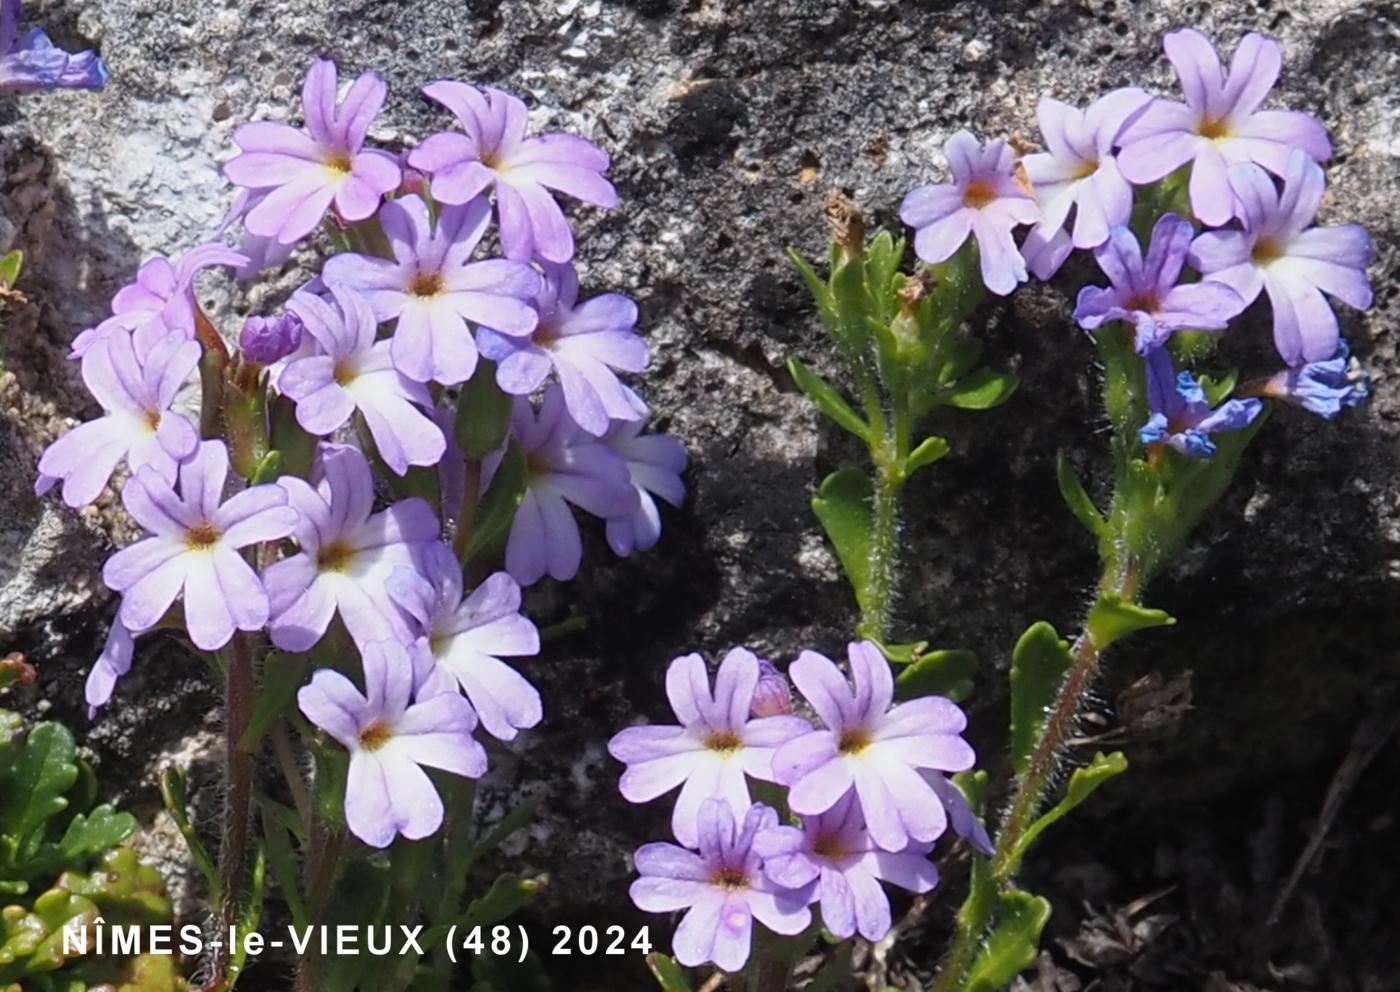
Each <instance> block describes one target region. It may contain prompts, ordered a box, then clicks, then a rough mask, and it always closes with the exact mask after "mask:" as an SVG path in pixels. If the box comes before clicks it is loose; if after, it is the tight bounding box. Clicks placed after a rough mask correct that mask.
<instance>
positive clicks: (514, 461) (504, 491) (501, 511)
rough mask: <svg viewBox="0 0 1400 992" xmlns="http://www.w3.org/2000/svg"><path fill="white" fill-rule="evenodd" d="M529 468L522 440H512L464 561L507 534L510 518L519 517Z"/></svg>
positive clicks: (483, 499)
mask: <svg viewBox="0 0 1400 992" xmlns="http://www.w3.org/2000/svg"><path fill="white" fill-rule="evenodd" d="M527 470H528V466H527V464H526V462H525V452H524V450H523V449H521V447H520V444H519V443H518V442H516V441H511V443H510V447H509V448H507V449H506V453H505V455H504V457H502V458H501V464H500V465H499V466H497V468H496V474H495V475H494V476H492V478H491V484H490V485H489V486H487V487H486V492H485V493H484V494H482V497H481V503H480V505H479V506H477V510H476V521H475V524H474V526H473V528H472V536H471V540H469V541H468V542H467V549H466V551H465V553H464V554H463V555H462V560H463V562H468V561H471V560H472V559H473V558H475V557H476V556H477V555H479V554H481V553H483V552H484V551H486V550H488V549H489V548H492V547H494V546H495V544H496V542H497V541H498V540H499V539H501V538H504V537H505V535H506V532H507V531H508V530H509V528H510V522H511V521H512V520H514V519H515V511H516V510H518V509H519V508H520V501H521V500H523V499H524V498H525V478H526V473H527Z"/></svg>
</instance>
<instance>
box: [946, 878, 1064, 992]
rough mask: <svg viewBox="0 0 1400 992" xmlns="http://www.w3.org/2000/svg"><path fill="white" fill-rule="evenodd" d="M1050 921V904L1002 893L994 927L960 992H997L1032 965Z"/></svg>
mask: <svg viewBox="0 0 1400 992" xmlns="http://www.w3.org/2000/svg"><path fill="white" fill-rule="evenodd" d="M1049 919H1050V903H1049V902H1048V901H1046V900H1045V899H1044V898H1042V897H1041V896H1033V895H1031V894H1030V893H1029V892H1020V891H1012V892H1003V893H1001V895H1000V897H999V898H998V900H997V922H996V927H995V928H994V929H993V930H992V932H991V934H990V935H988V937H987V940H986V942H985V943H984V944H983V945H982V949H981V950H980V951H979V952H978V954H977V959H976V960H975V961H973V963H972V967H971V968H970V969H969V970H968V973H967V982H966V984H965V985H963V990H964V992H999V990H1000V989H1004V988H1006V986H1008V985H1010V984H1011V983H1012V982H1013V981H1015V980H1016V976H1017V975H1019V974H1020V973H1021V972H1023V971H1025V970H1026V969H1027V968H1029V967H1030V966H1031V965H1032V964H1033V963H1035V957H1036V953H1037V951H1039V949H1040V933H1041V931H1042V930H1044V929H1045V923H1046V921H1047V920H1049Z"/></svg>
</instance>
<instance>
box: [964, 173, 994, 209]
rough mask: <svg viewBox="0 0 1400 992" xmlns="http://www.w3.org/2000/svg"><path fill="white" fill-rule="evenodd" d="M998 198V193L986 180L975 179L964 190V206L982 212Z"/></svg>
mask: <svg viewBox="0 0 1400 992" xmlns="http://www.w3.org/2000/svg"><path fill="white" fill-rule="evenodd" d="M996 198H997V191H996V190H994V189H993V188H992V184H991V183H989V182H987V181H986V180H985V179H974V180H973V181H972V182H970V183H968V184H967V189H965V190H963V206H966V207H971V208H972V209H973V210H981V209H982V208H983V207H985V206H986V205H987V204H989V203H991V202H992V201H993V200H995V199H996Z"/></svg>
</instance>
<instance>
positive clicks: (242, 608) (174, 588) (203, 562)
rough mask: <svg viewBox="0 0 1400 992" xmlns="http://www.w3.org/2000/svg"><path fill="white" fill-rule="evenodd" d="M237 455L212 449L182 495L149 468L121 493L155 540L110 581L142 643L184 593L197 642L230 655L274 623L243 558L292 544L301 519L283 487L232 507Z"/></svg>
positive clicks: (208, 446)
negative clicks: (251, 551) (229, 487)
mask: <svg viewBox="0 0 1400 992" xmlns="http://www.w3.org/2000/svg"><path fill="white" fill-rule="evenodd" d="M227 478H228V449H227V448H225V447H224V445H223V443H222V442H221V441H205V442H203V443H201V444H200V446H199V450H198V451H196V452H195V454H194V456H193V457H192V458H190V459H189V460H188V461H186V462H185V463H184V464H182V465H181V466H180V492H179V494H178V495H177V494H176V492H175V490H174V489H173V488H172V487H171V485H170V483H169V482H168V481H167V480H165V479H163V478H162V477H161V476H160V475H158V474H157V473H155V472H154V471H152V470H151V469H149V468H142V469H139V470H138V471H137V472H136V474H135V475H134V476H133V477H132V478H131V480H130V481H129V482H127V484H126V486H125V487H124V488H123V489H122V505H124V506H125V507H126V510H127V512H128V513H130V514H131V516H132V517H133V518H134V519H135V520H136V522H137V523H139V524H140V525H141V526H142V527H145V528H146V530H148V531H150V532H151V535H150V536H149V537H147V538H145V539H144V540H141V541H138V542H137V543H136V544H133V545H132V546H131V547H129V548H123V549H122V550H121V551H118V552H117V553H116V554H114V555H113V556H112V557H111V558H109V559H107V564H106V565H105V566H103V568H102V579H103V581H104V582H106V583H107V585H108V587H109V588H111V589H112V590H114V591H115V592H119V593H123V594H124V596H123V598H122V606H121V612H120V614H118V618H119V620H120V622H121V624H122V625H123V626H125V627H126V628H127V629H128V630H130V631H132V632H133V633H135V632H139V631H143V630H148V629H150V628H151V627H153V626H155V624H156V623H158V622H159V621H160V619H161V617H163V616H164V615H165V611H166V610H168V609H170V605H171V604H172V603H174V602H175V599H176V597H177V596H180V594H181V592H183V593H184V600H185V624H186V626H187V627H188V628H189V633H190V640H192V641H194V643H195V646H196V647H198V648H201V649H203V650H205V651H213V650H215V649H217V648H221V647H223V646H224V645H225V644H227V643H228V642H229V639H230V638H232V637H233V634H234V631H235V630H257V629H259V628H260V627H262V626H263V625H264V624H265V623H267V616H268V601H267V593H266V592H265V591H264V589H263V585H262V583H261V582H260V581H259V580H258V576H257V574H256V573H255V572H254V571H253V570H252V568H250V567H249V566H248V563H247V562H246V561H244V560H243V556H242V555H240V554H239V553H238V550H239V549H240V548H244V547H247V546H248V545H250V544H259V543H261V542H263V541H276V540H278V539H279V538H283V537H286V536H287V535H288V534H290V533H291V532H292V529H293V528H294V527H296V526H297V511H296V510H294V509H293V508H292V507H290V506H288V505H287V494H286V493H285V492H283V490H281V489H280V488H278V487H277V486H252V487H250V488H248V489H245V490H243V491H242V492H240V493H237V494H235V495H234V496H232V497H230V498H229V499H228V500H227V501H224V499H223V492H224V482H225V480H226V479H227Z"/></svg>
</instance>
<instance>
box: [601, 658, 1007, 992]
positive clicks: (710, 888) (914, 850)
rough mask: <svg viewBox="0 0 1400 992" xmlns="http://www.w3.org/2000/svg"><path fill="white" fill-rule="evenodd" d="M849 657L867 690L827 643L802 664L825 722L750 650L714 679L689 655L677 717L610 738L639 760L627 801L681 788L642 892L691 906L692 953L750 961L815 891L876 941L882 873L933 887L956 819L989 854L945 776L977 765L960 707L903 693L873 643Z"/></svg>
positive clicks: (806, 687)
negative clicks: (756, 936)
mask: <svg viewBox="0 0 1400 992" xmlns="http://www.w3.org/2000/svg"><path fill="white" fill-rule="evenodd" d="M848 658H849V662H850V668H851V671H852V673H853V676H854V680H855V683H854V686H852V684H851V683H850V682H849V681H847V678H846V676H845V675H844V674H842V672H841V670H840V669H839V668H838V667H837V666H836V664H835V663H834V662H832V661H831V660H830V659H828V658H825V657H823V656H822V655H820V654H817V653H816V652H815V651H804V652H803V653H802V654H801V655H800V656H799V657H798V659H797V660H796V661H795V662H793V664H792V666H791V667H790V668H789V674H790V676H791V678H792V680H793V682H794V683H795V684H796V686H797V689H798V691H799V692H800V693H801V694H802V697H803V699H804V700H806V702H807V705H808V706H809V707H810V708H811V710H812V711H813V712H814V713H815V714H816V715H817V717H818V719H819V720H820V721H821V723H822V726H821V727H815V726H813V724H812V723H811V722H809V720H808V719H807V718H806V717H804V716H800V715H796V714H795V713H794V712H793V707H792V705H791V699H790V693H789V689H788V686H787V682H786V679H785V678H784V677H783V676H782V674H781V673H779V672H778V671H777V669H776V668H774V667H773V666H772V665H771V664H770V663H769V662H767V661H764V660H762V659H759V658H758V657H757V656H755V655H754V654H753V652H751V651H749V650H747V649H745V648H735V649H734V650H732V651H730V652H729V653H728V654H727V655H725V657H724V660H723V661H722V662H721V663H720V666H719V670H718V672H717V673H716V674H715V677H714V682H713V688H712V687H711V681H710V677H709V674H708V672H707V670H706V667H705V663H704V660H703V659H702V658H701V657H700V655H698V654H690V655H685V656H683V657H680V658H677V659H675V660H674V661H673V662H671V665H670V668H669V669H668V670H667V673H666V694H667V697H668V698H669V699H670V702H671V706H672V709H673V710H674V711H675V714H676V717H677V719H678V720H679V721H680V722H679V724H676V725H670V726H667V725H652V724H646V725H642V726H637V727H628V728H627V729H625V730H622V731H621V732H619V733H618V734H617V735H616V736H614V737H613V739H612V740H611V741H610V742H609V744H608V750H609V751H610V752H611V754H612V755H613V757H614V758H616V759H617V760H619V761H621V762H622V763H623V764H625V765H626V766H627V768H626V771H625V772H624V773H623V775H622V779H621V782H620V789H621V792H622V795H623V797H624V798H626V799H627V800H629V801H630V802H636V803H641V802H649V801H651V800H653V799H656V798H658V797H660V796H662V795H664V794H666V793H668V792H670V791H672V790H674V789H675V788H676V787H677V786H679V787H680V793H679V796H678V797H677V799H676V804H675V806H674V808H673V811H672V815H671V829H672V832H673V833H674V834H675V837H676V840H677V841H679V842H680V846H677V845H675V844H648V845H646V846H644V847H642V848H641V849H640V850H639V851H637V854H636V857H635V862H636V867H637V872H638V874H639V875H641V878H640V879H638V880H637V882H635V883H634V884H633V887H632V898H633V901H634V902H636V904H637V906H638V907H639V908H641V909H644V910H648V911H651V912H671V911H674V910H678V909H687V910H688V912H687V914H686V916H685V918H684V919H683V920H682V922H681V925H680V927H679V928H678V929H677V931H676V935H675V941H674V945H673V946H674V949H675V952H676V958H677V960H679V961H680V962H681V963H682V964H686V965H696V964H701V963H704V962H713V963H714V964H716V965H718V966H719V967H720V968H722V969H724V970H725V971H737V970H739V969H740V968H742V967H743V965H744V962H745V961H746V960H747V958H748V954H749V941H750V930H751V920H752V918H754V917H756V918H757V919H758V920H759V921H760V922H761V923H763V924H764V925H765V926H767V927H768V928H769V929H770V930H773V931H774V932H776V933H780V934H792V933H796V932H799V931H801V930H802V929H803V928H804V927H805V923H806V917H805V915H804V914H805V913H806V912H807V909H806V907H808V906H809V905H811V904H812V903H819V904H820V906H821V913H822V923H823V925H824V926H825V927H826V928H827V929H828V930H829V931H830V932H832V933H833V934H835V935H837V936H840V937H849V936H852V935H853V934H855V933H856V932H859V933H860V934H861V935H862V936H864V937H866V938H867V939H869V940H878V939H880V938H881V937H883V936H884V935H885V933H886V932H887V931H888V930H889V928H890V921H891V911H890V906H889V900H888V898H887V897H886V896H885V894H884V890H883V889H882V888H881V885H880V882H881V880H883V881H887V882H889V883H890V884H892V885H897V886H899V887H901V888H905V889H908V890H909V891H912V892H927V891H928V890H929V889H931V888H933V886H934V885H935V884H937V881H938V871H937V869H936V868H935V867H934V865H933V863H932V862H931V861H929V860H928V855H929V852H930V851H931V850H932V849H933V845H934V841H936V840H938V838H939V837H941V836H942V834H943V833H944V831H945V830H946V829H947V827H948V826H949V824H951V825H952V826H953V828H954V831H955V832H956V833H958V835H959V836H962V837H965V838H967V839H968V840H969V841H970V842H971V843H972V844H973V845H974V846H975V847H977V848H978V849H979V850H984V851H985V850H990V844H989V842H988V840H987V836H986V833H985V831H984V830H983V829H982V827H981V824H980V823H978V821H977V817H976V816H975V815H974V814H973V812H972V811H971V809H969V808H968V806H967V802H966V800H965V799H964V798H963V796H962V794H961V792H960V791H959V790H958V789H957V787H956V786H955V785H953V784H952V783H951V782H949V781H948V780H947V778H946V777H945V776H946V774H947V773H949V772H959V771H965V770H967V769H969V768H971V767H972V764H973V761H974V755H973V752H972V748H971V747H970V746H969V745H968V744H967V742H966V741H964V740H963V739H962V737H961V732H962V730H963V728H964V727H965V726H966V720H965V718H964V717H963V714H962V711H961V710H959V709H958V707H957V706H956V705H955V704H954V703H952V702H951V701H949V700H947V699H943V698H941V697H935V696H926V697H923V698H919V699H914V700H910V701H908V702H904V703H900V704H898V705H894V704H893V700H894V679H893V676H892V675H891V673H890V667H889V662H887V661H886V660H885V657H884V655H883V654H882V653H881V651H880V649H879V648H878V647H876V646H875V645H874V644H873V643H871V642H869V641H862V642H859V643H853V644H851V645H850V646H849V649H848ZM751 781H755V782H767V783H771V785H775V786H781V787H784V788H786V790H787V792H786V805H787V806H788V808H790V809H791V810H792V811H793V812H794V813H797V814H801V815H802V818H803V819H802V826H801V828H798V827H795V826H790V825H786V824H781V823H779V821H778V817H777V815H776V813H775V812H774V811H773V810H771V809H770V808H768V807H767V806H765V805H762V804H756V803H754V802H753V800H752V792H751V791H750V782H751ZM770 788H771V786H770ZM740 820H742V822H743V825H744V826H743V829H742V830H741V831H740V832H738V833H737V834H736V833H735V827H734V824H735V823H736V822H739V821H740ZM730 838H736V839H734V840H730ZM765 914H766V915H765ZM798 920H802V925H801V926H799V925H798Z"/></svg>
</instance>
